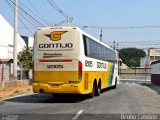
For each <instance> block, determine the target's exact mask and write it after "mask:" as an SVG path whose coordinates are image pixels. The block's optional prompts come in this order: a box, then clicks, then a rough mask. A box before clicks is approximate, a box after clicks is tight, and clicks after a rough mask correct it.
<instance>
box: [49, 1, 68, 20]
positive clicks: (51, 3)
mask: <svg viewBox="0 0 160 120" xmlns="http://www.w3.org/2000/svg"><path fill="white" fill-rule="evenodd" d="M47 2H48V3H49V4H50V5H51V6H52V7H53V8H54V9H55V10H57V11H58V12H59V13H60V14H62V15H63V16H64V17H65V18H67V17H68V15H67V14H65V13H64V12H63V11H62V10H61V9H60V8H59V7H58V6H57V5H56V4H55V3H54V2H53V1H51V0H47Z"/></svg>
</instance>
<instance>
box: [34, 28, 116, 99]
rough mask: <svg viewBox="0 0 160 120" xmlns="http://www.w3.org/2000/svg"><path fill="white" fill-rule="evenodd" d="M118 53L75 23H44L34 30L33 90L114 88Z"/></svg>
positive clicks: (82, 91) (85, 91) (60, 91)
mask: <svg viewBox="0 0 160 120" xmlns="http://www.w3.org/2000/svg"><path fill="white" fill-rule="evenodd" d="M117 81H118V54H117V52H116V51H115V50H113V49H112V48H111V47H109V46H107V45H105V44H104V43H102V42H100V41H99V40H97V39H95V38H94V37H92V36H91V35H89V34H87V33H85V32H84V31H82V30H81V29H80V28H78V27H46V28H40V29H38V30H37V32H36V34H35V41H34V48H33V92H34V93H47V94H48V93H51V94H89V95H90V96H91V97H93V96H99V95H100V93H101V90H102V89H105V88H108V87H113V88H116V85H117Z"/></svg>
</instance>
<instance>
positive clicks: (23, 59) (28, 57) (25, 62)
mask: <svg viewBox="0 0 160 120" xmlns="http://www.w3.org/2000/svg"><path fill="white" fill-rule="evenodd" d="M18 60H19V61H20V63H21V64H22V67H23V68H24V69H25V70H28V69H31V68H32V48H30V47H24V48H23V49H22V51H20V52H19V53H18Z"/></svg>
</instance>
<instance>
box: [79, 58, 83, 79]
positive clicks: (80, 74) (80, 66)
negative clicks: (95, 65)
mask: <svg viewBox="0 0 160 120" xmlns="http://www.w3.org/2000/svg"><path fill="white" fill-rule="evenodd" d="M82 66H83V65H82V62H81V61H78V82H81V80H82Z"/></svg>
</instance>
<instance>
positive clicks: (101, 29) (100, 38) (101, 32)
mask: <svg viewBox="0 0 160 120" xmlns="http://www.w3.org/2000/svg"><path fill="white" fill-rule="evenodd" d="M100 41H101V42H102V28H101V33H100Z"/></svg>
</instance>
